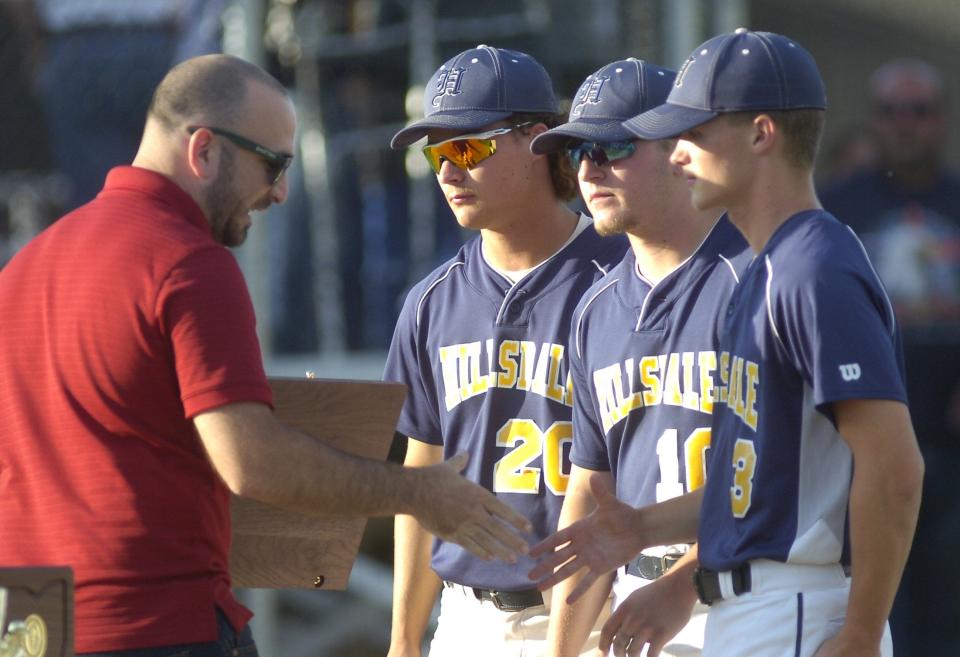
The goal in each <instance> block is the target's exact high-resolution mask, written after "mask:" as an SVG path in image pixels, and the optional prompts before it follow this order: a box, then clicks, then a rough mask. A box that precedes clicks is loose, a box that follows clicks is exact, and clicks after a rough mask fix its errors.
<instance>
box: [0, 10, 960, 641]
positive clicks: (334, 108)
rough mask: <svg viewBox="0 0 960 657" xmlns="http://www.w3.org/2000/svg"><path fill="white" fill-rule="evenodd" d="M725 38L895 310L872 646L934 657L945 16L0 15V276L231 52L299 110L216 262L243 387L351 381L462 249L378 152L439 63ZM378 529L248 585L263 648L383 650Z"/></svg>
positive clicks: (950, 117) (958, 401)
mask: <svg viewBox="0 0 960 657" xmlns="http://www.w3.org/2000/svg"><path fill="white" fill-rule="evenodd" d="M739 25H746V26H749V27H750V28H751V29H757V30H771V31H775V32H780V33H783V34H786V35H789V36H791V37H793V38H795V39H797V40H798V41H799V42H800V43H802V44H804V46H806V47H807V48H808V49H809V50H810V51H811V52H812V53H813V55H814V56H815V57H816V59H817V61H818V63H819V65H820V68H821V71H822V74H823V77H824V80H825V82H826V85H827V93H828V98H829V101H830V105H831V106H830V109H829V112H828V121H827V130H826V134H825V139H824V144H823V147H822V150H821V155H820V161H819V163H818V179H817V183H818V187H819V189H820V192H821V199H822V201H823V203H824V205H825V207H826V208H827V209H828V210H831V211H833V212H834V213H835V214H837V216H838V217H839V218H840V219H841V220H842V221H846V222H847V223H849V224H850V225H851V226H853V227H854V228H855V230H856V231H857V232H858V234H860V235H861V237H862V238H863V240H864V243H865V245H866V248H867V249H868V251H869V252H870V255H871V257H872V259H873V261H874V264H875V266H876V267H877V270H878V272H879V274H880V276H881V278H882V279H883V280H884V283H885V284H886V286H887V288H888V290H889V292H890V294H891V297H892V299H893V301H894V303H895V306H896V307H897V311H898V317H899V321H900V322H901V326H902V329H903V333H904V339H905V354H906V361H907V370H908V387H909V393H910V401H911V411H912V415H913V420H914V423H915V426H916V429H917V433H918V436H919V439H920V443H921V447H922V449H923V451H924V455H925V457H926V464H927V478H926V483H925V491H924V500H923V508H922V510H921V517H920V527H919V530H918V533H917V539H916V542H915V545H914V549H913V552H912V555H911V559H910V563H909V564H908V569H907V573H906V575H905V577H904V582H903V585H902V588H901V592H900V595H899V597H898V600H897V605H896V608H895V614H894V618H893V621H892V622H893V625H894V633H895V642H896V645H897V654H898V655H899V656H901V657H904V656H908V657H909V656H913V655H924V656H939V655H944V656H950V655H958V654H960V602H958V600H957V598H956V597H955V596H954V595H953V589H954V588H955V587H954V585H955V584H958V583H960V582H958V577H957V575H956V574H955V573H956V571H955V570H954V562H953V560H952V557H953V556H954V555H955V554H956V553H957V552H958V551H960V512H958V511H957V509H958V506H960V505H958V504H957V503H958V502H960V487H957V486H954V485H953V480H952V468H953V467H954V466H955V465H956V466H957V467H960V175H958V174H957V172H956V171H957V167H958V166H960V131H958V130H956V125H955V124H956V123H958V121H957V119H958V118H960V109H958V108H960V78H958V77H957V76H956V74H955V65H956V64H955V63H956V61H957V60H958V56H960V28H958V26H960V3H958V2H956V0H913V2H910V3H904V2H902V1H901V0H806V1H805V2H802V3H798V2H793V1H790V0H592V1H590V2H583V1H582V0H485V1H484V2H441V1H440V0H0V267H2V265H3V263H4V262H5V261H6V260H7V259H8V258H9V257H10V256H11V255H12V254H13V253H14V252H15V251H16V250H17V249H18V248H19V247H20V246H22V245H23V244H24V243H25V242H26V241H27V240H29V239H30V238H31V237H32V236H33V235H35V234H36V233H37V232H38V231H40V230H42V228H43V227H44V226H46V225H48V224H49V223H50V222H52V221H54V220H55V219H56V218H57V217H59V216H60V215H61V214H63V213H64V212H66V211H68V210H70V209H71V208H73V207H76V206H77V205H79V204H82V203H84V202H86V201H87V200H89V199H91V198H92V197H93V196H94V195H96V193H97V192H98V191H99V189H100V186H101V184H102V182H103V178H104V176H105V174H106V172H107V170H108V169H109V168H110V167H112V166H115V165H117V164H122V163H128V162H129V161H130V160H131V159H132V157H133V155H134V153H135V150H136V146H137V144H138V142H139V138H140V131H141V129H142V125H143V120H144V116H145V113H146V108H147V104H148V102H149V99H150V94H151V92H152V90H153V88H154V86H155V85H156V83H157V82H158V81H159V80H160V78H161V77H162V76H163V74H164V73H165V72H166V71H167V70H168V69H169V67H170V66H171V65H173V64H174V63H176V62H178V61H181V60H182V59H185V58H187V57H190V56H193V55H196V54H201V53H204V52H216V51H224V52H229V53H232V54H236V55H239V56H242V57H245V58H247V59H250V60H251V61H254V62H256V63H258V64H260V65H262V66H263V67H264V68H266V69H267V70H269V71H271V72H272V73H273V74H274V75H275V76H276V77H277V78H279V79H280V80H281V81H282V82H283V83H284V84H285V85H287V86H288V87H289V88H290V90H291V93H292V95H293V97H294V99H295V102H296V104H297V106H298V113H299V117H300V130H299V136H298V145H297V149H298V150H297V159H296V161H295V164H294V166H293V168H292V169H291V171H290V172H289V174H288V175H289V176H290V190H291V193H290V198H289V200H288V202H287V203H286V204H285V205H284V206H282V207H279V208H275V209H272V210H271V211H270V213H269V216H267V217H263V218H260V220H259V221H256V222H255V224H254V229H253V230H252V231H251V237H250V239H249V240H248V244H246V245H245V246H244V247H242V248H241V249H239V250H238V252H237V255H238V258H239V259H240V261H241V264H242V266H243V268H244V272H245V274H246V276H247V279H248V282H249V285H250V288H251V292H252V294H253V297H254V303H255V305H256V307H257V314H258V317H259V331H260V335H261V342H262V344H263V346H264V354H265V357H266V358H267V364H268V372H271V373H279V374H283V373H291V372H293V373H302V370H303V369H311V370H314V371H318V374H320V375H321V376H324V375H330V376H338V377H341V378H343V377H355V378H376V377H378V376H379V368H380V366H381V364H382V360H383V353H384V351H385V349H386V347H387V345H388V343H389V340H390V336H391V334H392V331H393V325H394V321H395V319H396V316H397V313H398V311H399V306H400V303H401V302H402V298H403V294H404V292H405V290H406V289H407V287H408V286H409V285H410V284H412V283H413V282H416V281H417V280H419V278H421V277H422V276H423V275H425V274H426V273H427V272H429V271H430V270H431V269H432V268H433V267H435V266H436V265H437V264H439V263H440V262H442V261H443V260H445V259H446V258H448V257H450V256H451V255H452V254H453V253H454V252H455V251H456V249H457V248H458V247H459V245H460V244H461V243H462V241H463V239H464V238H465V237H466V236H465V235H464V234H463V233H462V232H461V230H460V228H459V227H458V226H457V224H456V222H455V221H453V218H452V216H451V215H450V212H449V210H448V209H447V206H446V203H445V202H444V199H443V198H442V196H441V195H440V194H439V193H438V190H437V186H436V185H435V184H434V182H433V181H432V180H430V177H429V176H430V172H429V169H428V168H427V166H426V163H425V162H424V161H423V159H422V158H421V157H419V153H417V152H416V149H411V151H410V152H409V153H408V152H393V151H390V150H389V148H388V146H387V144H388V141H389V138H390V136H391V135H392V134H393V133H394V132H395V131H396V130H397V129H399V128H400V127H401V126H402V125H403V124H405V123H406V122H407V121H409V120H410V119H411V118H415V117H416V116H418V115H419V113H420V111H421V109H420V108H421V102H420V100H421V94H422V88H423V84H424V83H425V81H426V80H427V78H428V77H429V76H430V74H431V73H432V72H433V70H434V69H435V68H436V66H437V65H438V64H439V63H440V62H442V61H444V60H445V59H447V58H448V57H450V56H452V55H453V54H455V53H456V52H458V51H460V50H463V49H465V48H468V47H471V46H475V45H477V44H478V43H487V44H490V45H495V46H499V47H507V48H513V49H517V50H522V51H525V52H529V53H530V54H532V55H534V56H535V57H536V58H537V59H538V60H539V61H540V62H542V63H543V64H544V65H545V66H546V68H547V69H548V71H549V72H550V73H551V76H552V77H553V81H554V86H555V88H556V90H557V93H558V94H559V95H560V96H561V97H564V98H567V99H569V97H570V96H571V95H572V94H573V92H574V91H575V90H576V88H577V86H578V84H579V83H580V81H581V80H582V79H583V78H584V77H585V76H586V75H587V74H588V73H590V72H591V71H593V70H595V69H597V68H598V67H599V66H601V65H603V64H605V63H607V62H609V61H612V60H615V59H620V58H623V57H627V56H634V57H639V58H642V59H646V60H649V61H651V62H654V63H657V64H662V65H665V66H670V67H673V68H677V67H679V65H680V64H681V63H682V59H683V58H684V57H685V56H686V54H687V53H688V52H689V51H690V50H691V49H692V48H693V47H694V46H695V45H696V44H697V43H700V42H701V41H703V40H704V39H705V38H706V37H707V36H710V35H712V34H715V33H720V32H725V31H729V30H732V29H734V28H736V27H737V26H739ZM0 321H2V318H0ZM318 363H319V364H321V365H320V366H318V365H317V364H318ZM323 363H328V364H330V363H334V364H338V365H330V367H329V368H328V369H327V370H325V369H324V368H323V365H322V364H323ZM389 527H390V525H389V524H388V523H380V524H378V523H372V525H371V531H370V532H369V536H368V541H367V543H368V544H367V545H366V547H365V550H364V551H365V553H366V554H369V555H370V558H369V559H367V558H363V559H362V560H361V563H360V565H359V566H358V568H357V569H356V570H355V573H354V582H353V583H352V584H351V591H348V592H347V593H346V594H343V593H341V594H334V595H335V596H339V597H323V596H324V595H325V594H311V593H306V594H301V593H296V594H294V593H291V594H284V595H283V596H277V594H270V595H262V596H261V595H257V594H250V595H251V598H252V604H254V605H255V606H256V607H257V611H259V612H260V621H258V622H261V623H264V625H263V626H262V627H261V628H260V629H258V630H257V633H258V636H259V637H260V638H259V642H260V643H261V645H262V651H263V653H264V654H280V652H277V651H275V650H274V651H272V650H271V649H270V647H271V645H272V646H274V647H276V646H282V654H284V655H287V656H288V657H298V656H300V655H302V656H303V657H307V656H314V655H327V654H347V655H365V654H385V647H386V644H387V638H388V637H389V613H388V609H389V604H390V602H389V601H390V596H389V591H390V571H389V554H390V550H389ZM311 595H312V597H309V596H311ZM358 610H359V611H358ZM358 613H360V622H359V623H356V622H354V621H351V620H350V618H354V617H356V616H357V614H358ZM298 619H299V621H298ZM298 623H299V624H298ZM380 626H382V630H380V629H377V630H371V629H370V628H371V627H380Z"/></svg>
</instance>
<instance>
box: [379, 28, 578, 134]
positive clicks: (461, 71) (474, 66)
mask: <svg viewBox="0 0 960 657" xmlns="http://www.w3.org/2000/svg"><path fill="white" fill-rule="evenodd" d="M557 111H559V107H558V103H557V97H556V95H555V94H554V93H553V84H552V83H551V82H550V76H549V75H547V71H546V69H544V68H543V66H541V65H540V62H538V61H537V60H535V59H534V58H533V57H531V56H530V55H527V54H526V53H522V52H517V51H515V50H505V49H503V48H491V47H490V46H485V45H479V46H477V47H476V48H471V49H470V50H465V51H464V52H462V53H460V54H459V55H457V56H455V57H453V58H452V59H449V60H447V62H446V63H445V64H444V65H443V66H441V67H440V68H439V69H437V72H436V73H434V74H433V77H432V78H430V82H428V83H427V87H426V89H425V91H424V95H423V115H424V118H422V119H420V120H419V121H414V122H413V123H411V124H410V125H408V126H407V127H405V128H404V129H403V130H401V131H400V132H398V133H397V134H395V135H394V136H393V139H391V140H390V148H404V147H406V146H409V145H410V144H412V143H413V142H415V141H417V140H418V139H420V138H422V137H424V136H425V135H426V134H427V132H428V131H429V130H430V129H431V128H449V129H453V130H471V131H472V130H479V129H480V128H483V127H485V126H488V125H490V124H491V123H494V122H496V121H502V120H503V119H506V118H508V117H509V116H510V115H512V114H514V113H516V112H530V113H556V112H557Z"/></svg>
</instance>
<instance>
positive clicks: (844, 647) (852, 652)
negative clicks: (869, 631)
mask: <svg viewBox="0 0 960 657" xmlns="http://www.w3.org/2000/svg"><path fill="white" fill-rule="evenodd" d="M880 655H881V652H880V645H879V643H877V642H876V641H861V640H857V639H854V638H851V637H850V636H849V635H847V634H845V633H844V631H843V630H841V631H840V633H839V634H837V635H836V636H833V637H831V638H829V639H827V640H826V641H824V642H823V645H821V646H820V647H819V648H818V649H817V652H816V653H815V654H814V657H880Z"/></svg>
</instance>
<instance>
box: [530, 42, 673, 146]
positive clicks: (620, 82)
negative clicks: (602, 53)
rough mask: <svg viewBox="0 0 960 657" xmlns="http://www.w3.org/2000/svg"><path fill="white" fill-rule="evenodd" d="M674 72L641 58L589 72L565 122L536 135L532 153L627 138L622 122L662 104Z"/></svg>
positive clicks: (627, 133)
mask: <svg viewBox="0 0 960 657" xmlns="http://www.w3.org/2000/svg"><path fill="white" fill-rule="evenodd" d="M676 75H677V74H676V71H671V70H670V69H668V68H661V67H659V66H654V65H653V64H648V63H646V62H644V61H642V60H639V59H634V58H633V57H630V58H629V59H621V60H619V61H616V62H613V63H611V64H607V65H606V66H604V67H603V68H601V69H600V70H599V71H596V72H595V73H591V74H590V75H589V76H587V79H586V80H584V81H583V84H581V85H580V89H578V90H577V95H576V96H575V97H574V99H573V105H572V106H571V107H570V118H569V121H568V122H567V123H564V124H563V125H559V126H557V127H556V128H553V129H552V130H547V131H546V132H544V133H542V134H540V135H537V137H536V138H535V139H534V140H533V141H532V142H530V150H531V151H533V152H534V153H536V154H538V155H539V154H541V153H550V152H553V151H557V150H560V149H561V148H563V147H564V146H565V145H566V144H567V142H568V141H570V140H571V139H573V140H576V141H629V140H632V139H635V137H634V136H633V134H631V133H630V131H628V130H627V129H626V128H624V127H623V122H624V121H625V120H626V119H628V118H630V117H631V116H634V115H636V114H639V113H640V112H645V111H647V110H648V109H650V108H652V107H656V106H657V105H661V104H663V102H664V101H665V100H666V99H667V94H669V93H670V87H671V85H672V84H673V79H674V77H676Z"/></svg>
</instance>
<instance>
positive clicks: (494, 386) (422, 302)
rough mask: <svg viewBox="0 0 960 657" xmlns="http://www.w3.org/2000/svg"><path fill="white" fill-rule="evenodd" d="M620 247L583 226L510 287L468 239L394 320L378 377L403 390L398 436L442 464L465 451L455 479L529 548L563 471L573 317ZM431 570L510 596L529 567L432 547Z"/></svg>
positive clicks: (548, 515) (548, 527)
mask: <svg viewBox="0 0 960 657" xmlns="http://www.w3.org/2000/svg"><path fill="white" fill-rule="evenodd" d="M626 249H627V242H626V240H625V239H622V238H606V239H605V238H601V237H600V236H598V235H597V234H596V232H595V231H594V230H593V227H592V226H590V227H588V228H587V229H586V230H584V231H583V232H582V233H580V235H578V236H577V237H576V238H575V239H574V240H573V241H572V242H571V243H570V244H568V245H567V246H566V247H564V248H563V249H562V250H561V251H560V252H559V253H557V254H556V255H554V256H553V257H552V258H550V259H549V260H547V261H546V262H544V263H542V264H541V265H540V266H539V267H537V268H536V269H534V270H533V271H531V272H530V273H528V274H527V275H526V276H524V277H523V278H522V279H521V280H520V281H519V282H517V283H516V284H511V282H510V281H509V280H508V279H507V278H505V277H504V276H503V275H501V274H500V273H498V272H496V271H495V270H494V269H493V268H491V267H490V265H489V264H487V262H486V261H485V260H484V258H483V255H482V253H481V240H480V239H474V240H471V241H470V242H469V243H467V244H466V245H464V247H463V248H462V249H461V250H460V252H459V253H458V254H457V256H456V257H454V258H453V259H452V260H450V261H449V262H447V263H445V264H444V265H442V266H441V267H440V268H438V269H437V270H436V271H434V272H433V273H432V274H430V275H429V276H428V277H427V278H426V279H424V280H423V281H421V282H420V283H418V284H417V285H416V286H415V287H414V288H413V289H412V290H411V291H410V293H409V294H408V296H407V299H406V302H405V303H404V306H403V310H402V311H401V313H400V319H399V320H398V322H397V328H396V331H395V332H394V336H393V342H392V344H391V345H390V352H389V355H388V356H387V366H386V371H385V374H384V378H385V379H387V380H390V381H400V382H402V383H405V384H407V386H408V387H409V389H410V391H409V396H408V398H407V402H406V404H405V405H404V408H403V411H402V413H401V415H400V421H399V424H398V426H397V430H398V431H400V432H401V433H403V434H405V435H408V436H411V437H413V438H416V439H418V440H422V441H424V442H427V443H430V444H434V445H442V446H443V453H444V456H445V457H451V456H453V455H455V454H457V453H459V452H468V453H469V454H470V462H469V464H468V465H467V468H466V470H465V471H464V475H465V476H466V477H467V478H468V479H470V480H471V481H475V482H477V483H479V484H480V485H482V486H484V487H485V488H487V489H488V490H491V491H493V492H494V493H495V494H496V495H497V496H498V497H499V498H500V499H502V500H503V501H505V502H506V503H507V504H509V505H510V506H512V507H513V508H515V509H516V510H517V511H519V512H520V513H522V514H523V515H525V516H526V517H527V518H529V520H530V521H531V523H532V524H533V527H534V536H533V538H535V539H536V540H540V539H542V538H544V537H546V536H547V535H549V534H551V533H552V532H554V531H556V526H557V516H558V515H559V512H560V506H561V504H562V501H563V500H562V495H563V493H564V492H565V490H566V484H567V478H568V477H569V472H570V469H569V445H570V441H571V435H572V429H571V413H572V403H573V402H572V397H573V391H572V389H571V386H570V383H569V377H568V365H567V339H568V336H569V331H570V322H571V319H572V317H573V310H574V308H575V307H576V305H577V302H578V301H579V300H580V297H581V296H582V295H583V293H584V292H585V291H586V290H587V288H589V287H590V285H592V284H593V282H594V281H596V280H597V279H599V278H600V277H602V276H603V275H604V274H605V272H606V271H609V269H610V268H611V267H612V266H613V265H614V264H616V263H617V262H619V261H620V260H621V259H622V258H623V254H624V252H625V251H626ZM431 565H432V566H433V569H434V570H435V571H436V572H437V574H438V575H440V577H441V578H443V579H445V580H448V581H452V582H456V583H458V584H463V585H466V586H476V587H483V588H492V589H500V590H517V589H524V588H529V587H530V580H529V578H528V577H527V572H528V571H529V570H530V569H531V568H533V566H534V562H533V560H532V559H528V558H524V559H520V560H519V562H518V563H516V564H513V565H510V564H507V563H505V562H502V561H483V560H481V559H478V558H476V557H474V556H472V555H471V554H470V553H469V552H467V551H466V550H464V549H463V548H461V547H460V546H458V545H454V544H452V543H448V542H445V541H440V540H434V543H433V559H432V562H431Z"/></svg>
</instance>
